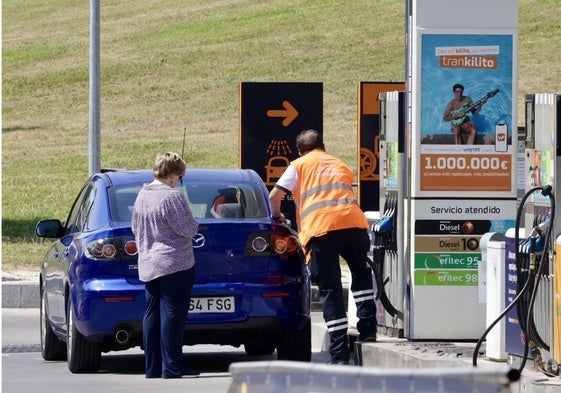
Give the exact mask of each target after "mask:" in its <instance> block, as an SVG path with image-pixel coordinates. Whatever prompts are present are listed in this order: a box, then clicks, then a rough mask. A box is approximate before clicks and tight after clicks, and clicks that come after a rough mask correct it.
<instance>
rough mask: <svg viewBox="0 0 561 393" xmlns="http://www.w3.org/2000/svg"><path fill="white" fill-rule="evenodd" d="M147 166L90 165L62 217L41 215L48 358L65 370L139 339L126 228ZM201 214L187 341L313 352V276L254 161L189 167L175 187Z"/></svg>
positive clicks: (90, 364) (264, 351)
mask: <svg viewBox="0 0 561 393" xmlns="http://www.w3.org/2000/svg"><path fill="white" fill-rule="evenodd" d="M152 180H153V172H152V170H151V169H149V170H135V171H124V170H117V171H112V170H107V171H101V172H100V173H96V174H94V175H92V176H91V177H90V178H89V179H88V181H87V182H86V184H85V185H84V186H83V188H82V189H81V191H80V193H79V194H78V197H77V198H76V200H75V201H74V204H73V206H72V208H71V209H70V213H69V214H68V217H67V219H66V221H65V222H64V223H62V222H61V221H60V220H57V219H55V220H43V221H40V222H39V223H38V224H37V226H36V228H35V232H36V234H37V236H39V237H43V238H54V239H56V240H55V241H54V243H53V244H52V245H51V246H50V248H49V250H48V251H47V253H46V254H45V256H44V258H43V261H42V263H41V269H40V270H41V271H40V293H41V306H40V319H41V321H40V322H41V323H40V329H41V351H42V356H43V358H44V359H45V360H64V359H66V360H67V362H68V367H69V369H70V371H71V372H73V373H90V372H96V371H97V370H98V369H99V365H100V361H101V354H102V353H104V352H109V351H119V350H126V349H129V348H132V347H135V346H141V345H142V318H143V314H144V307H145V305H144V284H143V283H142V282H141V281H140V280H139V279H138V263H137V249H136V243H135V239H134V235H133V233H132V231H131V224H130V221H131V214H132V208H133V205H134V201H135V200H136V197H137V195H138V192H139V191H140V189H141V187H142V186H143V184H145V183H149V182H151V181H152ZM177 187H178V188H180V189H181V190H182V191H183V192H184V193H185V198H186V199H187V201H188V203H189V206H190V207H191V210H192V212H193V216H194V217H195V219H196V220H197V221H198V222H199V230H198V233H197V234H196V235H195V236H194V237H193V239H192V241H193V247H194V252H195V260H196V272H197V279H196V282H195V285H194V287H193V291H192V299H191V304H190V312H189V316H188V317H187V320H186V321H185V335H184V344H185V345H195V344H220V345H231V346H234V347H239V346H242V345H243V346H244V349H245V351H246V352H247V354H249V355H269V354H272V353H273V352H274V351H275V350H276V351H277V357H278V359H282V360H299V361H310V358H311V322H310V321H311V320H310V279H309V275H308V271H307V268H306V266H305V258H304V255H303V253H302V250H301V247H300V244H299V242H298V237H297V235H296V233H295V232H294V231H293V230H292V229H291V228H290V227H288V226H287V225H285V224H280V223H277V222H276V221H274V220H272V219H271V218H270V208H269V202H268V190H267V188H266V186H265V184H264V183H263V181H262V180H261V178H260V177H259V176H258V175H257V173H256V172H255V171H253V170H243V169H231V170H230V169H188V170H187V171H186V173H185V176H184V178H183V181H182V182H181V183H180V184H179V185H178V186H177Z"/></svg>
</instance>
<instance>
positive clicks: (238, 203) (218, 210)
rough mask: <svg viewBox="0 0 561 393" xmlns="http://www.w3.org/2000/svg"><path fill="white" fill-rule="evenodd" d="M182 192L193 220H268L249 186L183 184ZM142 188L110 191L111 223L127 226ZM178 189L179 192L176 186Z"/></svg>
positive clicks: (255, 191) (257, 193)
mask: <svg viewBox="0 0 561 393" xmlns="http://www.w3.org/2000/svg"><path fill="white" fill-rule="evenodd" d="M183 183H184V184H183V188H182V191H183V192H184V194H185V197H186V199H187V202H188V203H189V206H190V208H191V211H192V212H193V217H195V218H210V219H224V218H226V219H237V218H263V217H267V207H266V206H267V205H266V201H265V200H264V198H265V196H264V195H263V193H261V190H260V188H259V187H257V186H255V185H253V184H251V183H239V184H232V183H228V184H225V183H209V182H200V183H197V182H189V183H187V182H185V181H184V182H183ZM142 186H143V184H141V183H139V184H126V185H120V186H115V187H112V188H111V189H110V190H109V199H110V203H111V216H112V218H113V220H114V221H122V222H129V221H130V220H131V217H132V209H133V206H134V201H135V200H136V197H137V195H138V192H139V191H140V189H141V188H142ZM177 188H180V189H181V186H180V185H178V186H177Z"/></svg>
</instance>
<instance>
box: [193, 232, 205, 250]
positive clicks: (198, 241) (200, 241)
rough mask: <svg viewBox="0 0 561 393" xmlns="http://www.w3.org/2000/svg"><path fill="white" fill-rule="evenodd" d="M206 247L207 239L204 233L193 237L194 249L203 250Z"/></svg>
mask: <svg viewBox="0 0 561 393" xmlns="http://www.w3.org/2000/svg"><path fill="white" fill-rule="evenodd" d="M204 245H205V237H204V235H203V234H202V233H197V234H196V235H195V236H193V248H201V247H202V246H204Z"/></svg>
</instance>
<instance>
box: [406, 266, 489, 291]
mask: <svg viewBox="0 0 561 393" xmlns="http://www.w3.org/2000/svg"><path fill="white" fill-rule="evenodd" d="M414 281H415V285H418V286H462V287H466V286H469V287H475V286H477V285H478V282H477V281H478V277H477V270H416V271H415V275H414Z"/></svg>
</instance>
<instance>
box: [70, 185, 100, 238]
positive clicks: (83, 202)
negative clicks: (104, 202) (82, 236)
mask: <svg viewBox="0 0 561 393" xmlns="http://www.w3.org/2000/svg"><path fill="white" fill-rule="evenodd" d="M94 198H95V192H94V187H93V186H92V185H91V184H87V185H86V186H84V188H83V189H82V191H81V192H80V194H79V195H78V197H77V198H76V200H75V201H74V205H73V206H72V209H71V210H70V214H69V215H68V218H67V219H66V225H65V228H66V231H65V233H66V234H71V233H75V232H81V231H82V230H83V229H84V226H85V223H86V221H87V219H88V214H89V212H90V209H91V206H92V204H93V200H94Z"/></svg>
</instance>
